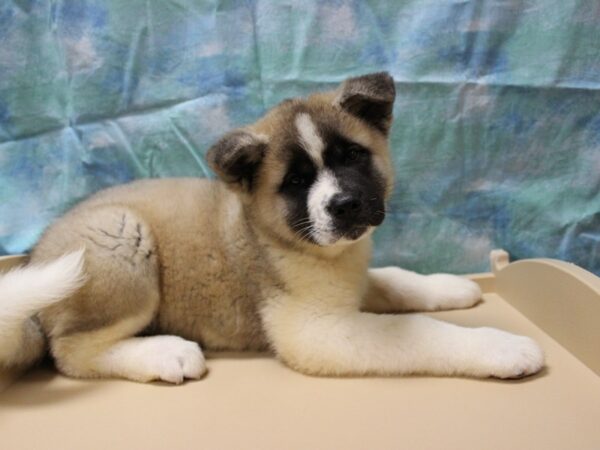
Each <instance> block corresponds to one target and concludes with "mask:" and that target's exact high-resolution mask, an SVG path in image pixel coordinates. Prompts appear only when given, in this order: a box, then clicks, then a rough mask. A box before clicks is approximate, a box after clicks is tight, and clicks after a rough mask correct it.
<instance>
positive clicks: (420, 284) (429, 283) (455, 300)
mask: <svg viewBox="0 0 600 450" xmlns="http://www.w3.org/2000/svg"><path fill="white" fill-rule="evenodd" d="M480 299H481V290H480V289H479V286H478V285H477V284H476V283H474V282H473V281H471V280H468V279H466V278H462V277H459V276H456V275H450V274H445V273H436V274H432V275H421V274H418V273H415V272H411V271H408V270H404V269H401V268H399V267H384V268H381V269H370V270H369V276H368V289H367V292H366V295H365V297H364V299H363V304H362V308H363V310H365V311H369V312H377V313H388V312H405V311H436V310H442V309H456V308H468V307H470V306H473V305H474V304H476V303H477V302H478V301H479V300H480Z"/></svg>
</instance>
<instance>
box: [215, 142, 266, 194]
mask: <svg viewBox="0 0 600 450" xmlns="http://www.w3.org/2000/svg"><path fill="white" fill-rule="evenodd" d="M266 149H267V140H266V138H265V137H263V136H258V135H256V134H254V133H252V132H250V131H246V130H235V131H232V132H230V133H228V134H226V135H225V136H223V137H222V138H221V139H220V140H219V141H218V142H217V143H216V144H215V145H213V146H212V147H211V148H210V149H209V150H208V153H207V154H206V159H207V160H208V164H209V165H210V168H211V169H212V170H214V172H215V173H216V174H217V175H218V177H219V178H220V179H221V180H223V181H224V182H225V183H227V184H228V185H229V186H230V187H232V188H234V189H239V190H242V191H246V192H250V191H252V188H253V187H254V182H255V178H256V173H257V171H258V168H259V166H260V163H261V162H262V159H263V157H264V155H265V151H266Z"/></svg>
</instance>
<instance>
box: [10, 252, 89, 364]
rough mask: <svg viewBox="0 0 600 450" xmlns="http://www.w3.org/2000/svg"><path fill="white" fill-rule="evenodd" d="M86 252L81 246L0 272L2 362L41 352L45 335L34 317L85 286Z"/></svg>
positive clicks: (22, 359)
mask: <svg viewBox="0 0 600 450" xmlns="http://www.w3.org/2000/svg"><path fill="white" fill-rule="evenodd" d="M83 255H84V249H81V250H78V251H76V252H73V253H69V254H66V255H64V256H62V257H60V258H58V259H57V260H55V261H52V262H50V263H47V264H39V265H38V264H32V265H29V266H25V267H21V268H17V269H13V270H11V271H10V272H8V273H6V274H3V275H0V366H5V367H7V366H13V365H22V364H24V363H31V362H33V361H34V360H35V359H36V358H38V357H40V356H41V353H42V352H43V345H42V344H43V339H42V336H41V333H40V331H39V330H38V329H37V327H35V326H33V323H30V322H31V320H30V317H31V316H32V315H33V314H35V313H36V312H38V311H40V310H42V309H44V308H45V307H47V306H50V305H52V304H54V303H57V302H59V301H61V300H63V299H64V298H66V297H68V296H69V295H71V294H72V293H74V292H75V291H76V290H77V289H79V288H80V287H81V285H82V284H83V283H84V282H85V275H84V273H83V261H84V258H83ZM33 334H36V335H35V336H34V335H33Z"/></svg>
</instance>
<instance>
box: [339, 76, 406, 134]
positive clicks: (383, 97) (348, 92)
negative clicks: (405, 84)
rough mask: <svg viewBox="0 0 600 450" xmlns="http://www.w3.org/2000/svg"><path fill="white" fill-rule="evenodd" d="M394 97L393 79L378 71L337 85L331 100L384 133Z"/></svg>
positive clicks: (390, 118)
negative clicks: (333, 97) (335, 93)
mask: <svg viewBox="0 0 600 450" xmlns="http://www.w3.org/2000/svg"><path fill="white" fill-rule="evenodd" d="M395 98H396V88H395V86H394V79H393V78H392V77H391V75H390V74H389V73H387V72H379V73H372V74H368V75H363V76H360V77H355V78H348V79H347V80H346V81H344V82H343V83H342V85H341V86H340V87H339V88H338V91H337V95H336V97H335V103H337V104H338V105H339V106H341V107H342V108H343V109H345V110H346V111H348V112H349V113H350V114H352V115H353V116H356V117H358V118H359V119H361V120H364V121H365V122H367V123H368V124H369V125H371V126H373V127H375V128H377V129H378V130H379V131H381V132H382V133H383V134H385V135H387V134H388V132H389V131H390V126H391V124H392V109H393V107H394V100H395Z"/></svg>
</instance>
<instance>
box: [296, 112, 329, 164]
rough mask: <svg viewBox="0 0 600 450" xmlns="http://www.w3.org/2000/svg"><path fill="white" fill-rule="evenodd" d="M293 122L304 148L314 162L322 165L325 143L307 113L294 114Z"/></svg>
mask: <svg viewBox="0 0 600 450" xmlns="http://www.w3.org/2000/svg"><path fill="white" fill-rule="evenodd" d="M295 124H296V128H297V129H298V134H299V135H300V142H301V143H302V146H303V147H304V150H306V153H308V154H309V155H310V157H311V159H312V160H313V161H314V162H315V164H317V165H318V166H322V165H323V156H322V154H323V148H324V147H325V145H324V144H323V140H322V139H321V137H320V136H319V133H317V127H316V126H315V124H314V122H313V121H312V120H311V118H310V116H309V115H308V114H307V113H300V114H298V115H297V116H296V120H295Z"/></svg>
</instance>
